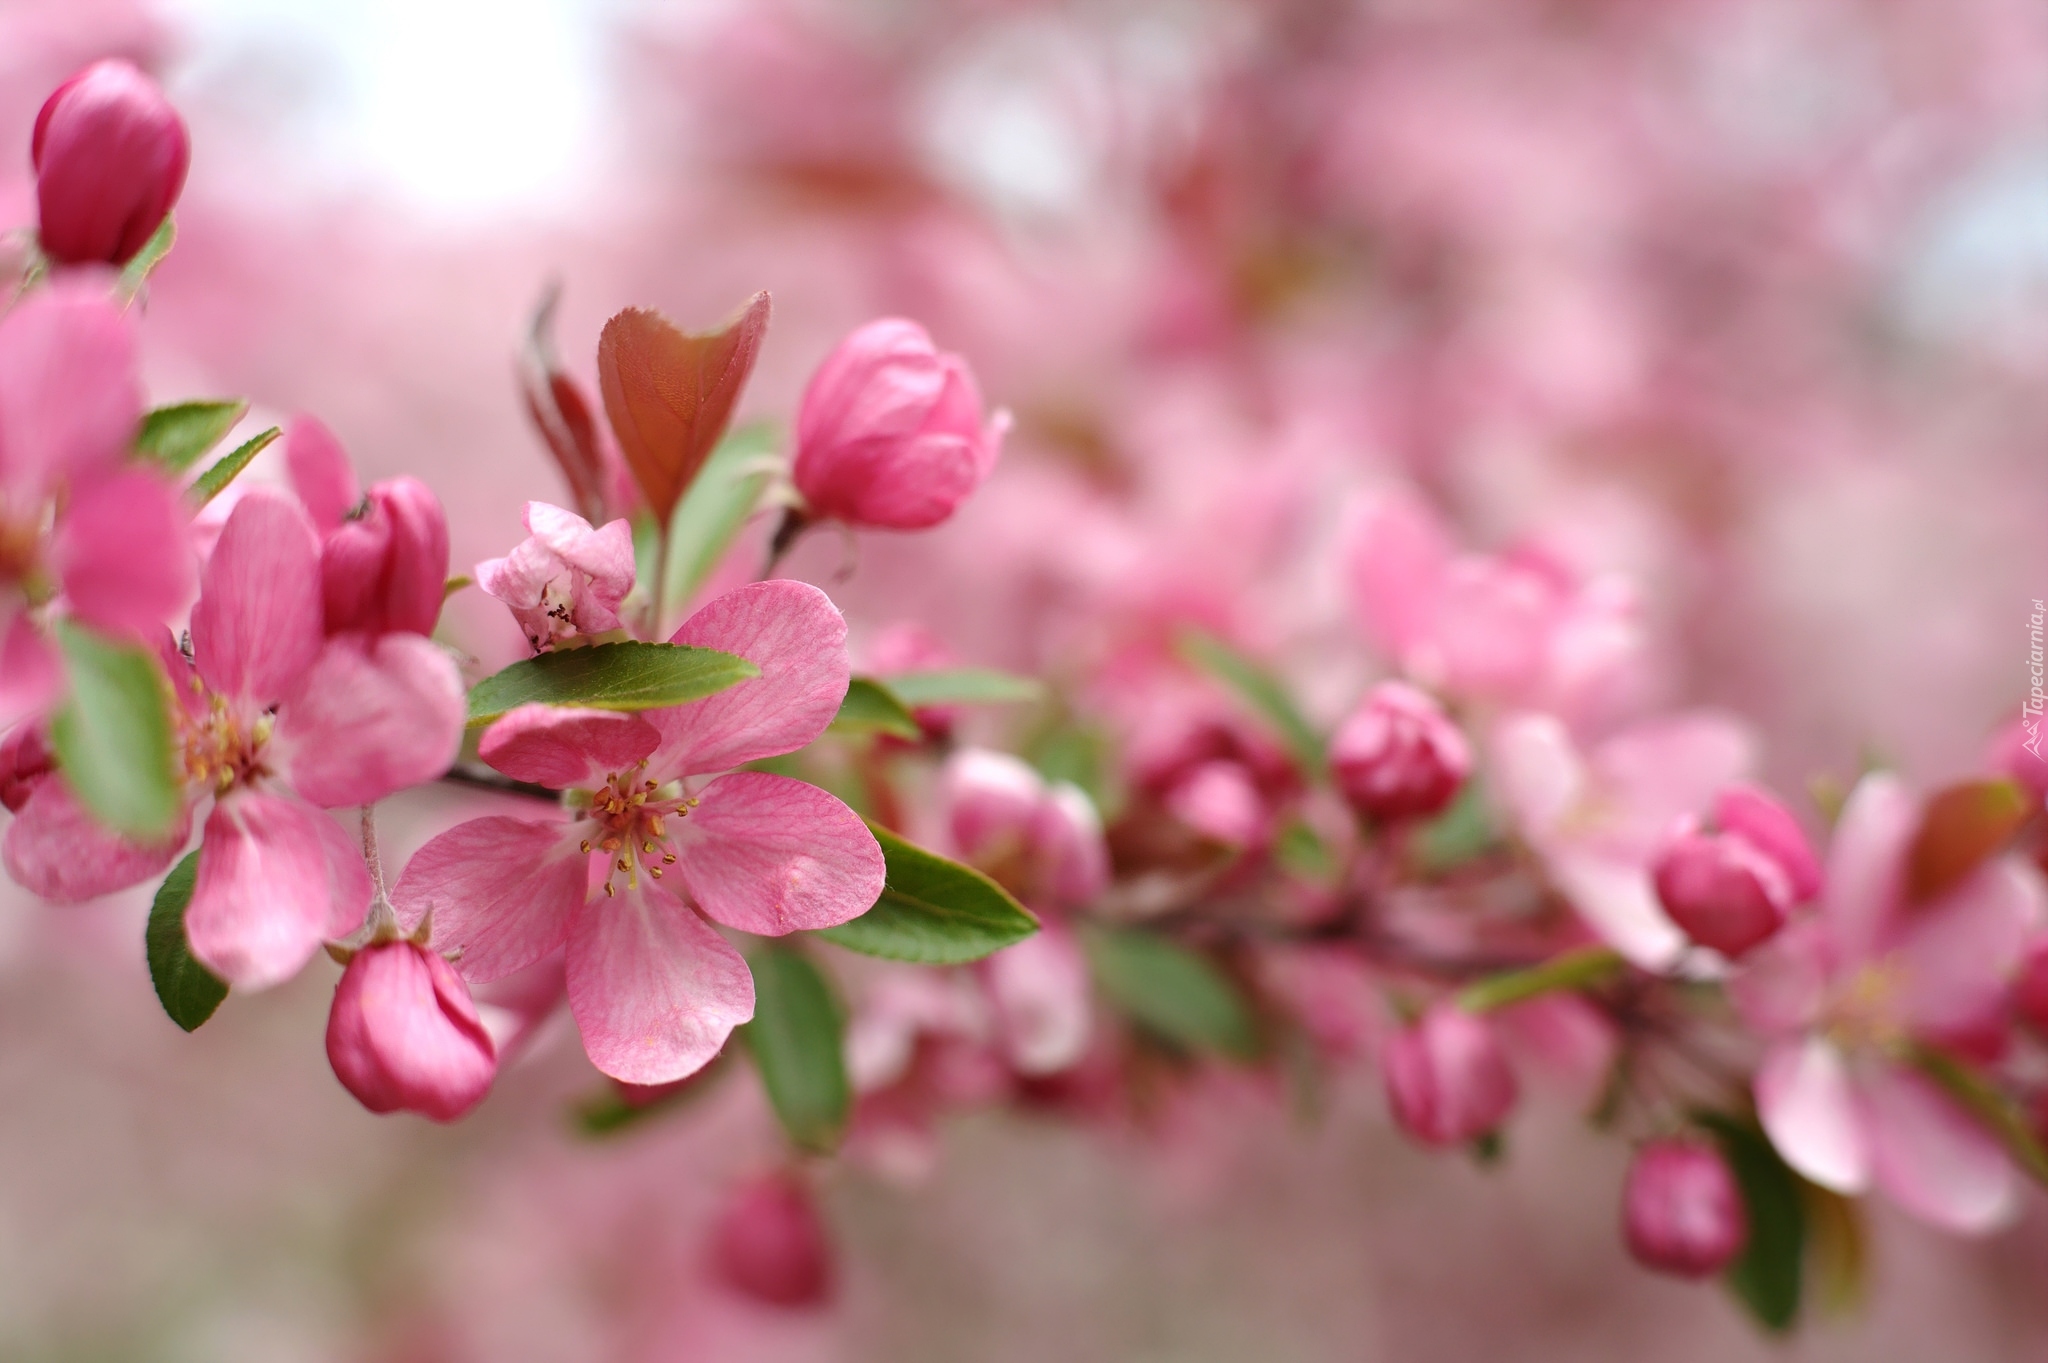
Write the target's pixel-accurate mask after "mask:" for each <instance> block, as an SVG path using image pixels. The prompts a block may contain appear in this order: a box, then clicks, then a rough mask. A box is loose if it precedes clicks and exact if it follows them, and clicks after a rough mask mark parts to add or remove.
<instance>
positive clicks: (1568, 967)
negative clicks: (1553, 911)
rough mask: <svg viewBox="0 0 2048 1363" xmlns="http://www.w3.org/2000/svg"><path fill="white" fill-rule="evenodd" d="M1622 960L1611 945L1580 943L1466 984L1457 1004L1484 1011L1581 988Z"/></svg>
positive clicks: (1597, 980)
mask: <svg viewBox="0 0 2048 1363" xmlns="http://www.w3.org/2000/svg"><path fill="white" fill-rule="evenodd" d="M1626 964H1627V962H1625V961H1623V960H1622V958H1621V957H1620V956H1619V955H1618V954H1617V953H1616V952H1614V951H1613V950H1612V949H1611V948H1608V947H1580V948H1578V949H1577V950H1575V951H1566V952H1561V953H1559V954H1558V955H1556V956H1553V957H1551V958H1550V959H1549V960H1547V961H1545V962H1543V964H1541V965H1533V966H1530V967H1529V968H1528V969H1527V970H1510V971H1507V972H1506V973H1504V974H1500V975H1492V976H1489V977H1488V978H1486V979H1483V980H1481V981H1479V983H1477V984H1474V985H1468V986H1466V988H1465V989H1464V991H1463V992H1461V993H1460V994H1459V995H1458V1006H1459V1007H1461V1008H1463V1009H1464V1010H1465V1011H1466V1012H1468V1013H1484V1012H1486V1011H1488V1010H1489V1009H1494V1008H1506V1007H1508V1006H1509V1005H1510V1004H1516V1003H1525V1002H1527V1001H1528V1000H1530V999H1533V998H1536V997H1538V996H1540V995H1543V994H1548V993H1551V992H1553V991H1555V990H1559V989H1584V988H1586V987H1587V986H1588V985H1595V984H1599V983H1601V982H1602V981H1604V980H1606V979H1607V978H1608V977H1609V976H1611V975H1614V974H1615V973H1617V972H1618V971H1620V970H1621V968H1622V967H1623V966H1624V965H1626Z"/></svg>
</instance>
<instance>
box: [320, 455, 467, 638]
mask: <svg viewBox="0 0 2048 1363" xmlns="http://www.w3.org/2000/svg"><path fill="white" fill-rule="evenodd" d="M320 580H321V588H322V592H323V595H324V597H325V601H326V609H327V632H328V633H329V634H340V633H342V632H344V631H346V630H364V631H367V632H369V633H372V634H387V633H394V632H399V633H408V634H432V633H433V632H434V622H435V621H437V620H439V619H440V618H441V598H442V595H443V594H444V592H445V590H446V587H447V583H448V517H447V514H446V513H445V512H443V511H442V509H441V501H440V499H439V498H438V497H436V496H435V495H434V494H433V492H432V490H431V489H429V488H428V487H427V485H426V484H425V483H422V482H421V481H420V480H419V479H417V478H411V477H405V478H393V479H391V480H390V481H389V482H383V483H378V484H377V485H376V486H375V487H372V488H371V489H370V495H369V496H368V497H367V498H366V499H365V501H364V509H363V514H362V515H361V516H360V517H358V518H356V519H354V520H349V521H344V522H342V524H341V525H340V527H338V528H337V529H336V530H335V531H334V533H333V534H331V535H329V536H328V537H327V544H326V547H325V548H324V549H323V550H322V551H321V554H320Z"/></svg>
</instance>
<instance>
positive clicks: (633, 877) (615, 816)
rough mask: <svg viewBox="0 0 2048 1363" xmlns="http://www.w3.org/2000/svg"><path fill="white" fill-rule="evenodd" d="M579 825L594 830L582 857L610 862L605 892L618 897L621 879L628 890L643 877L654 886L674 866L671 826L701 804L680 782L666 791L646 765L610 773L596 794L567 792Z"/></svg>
mask: <svg viewBox="0 0 2048 1363" xmlns="http://www.w3.org/2000/svg"><path fill="white" fill-rule="evenodd" d="M569 797H570V798H569V803H570V805H571V807H572V808H576V809H578V810H580V813H579V814H578V815H577V817H578V818H579V819H587V820H589V821H590V822H591V823H592V824H594V825H596V827H595V828H593V829H592V830H591V831H590V834H589V836H587V837H585V838H584V839H583V840H582V842H581V843H579V844H578V846H579V847H580V849H581V850H582V851H584V852H588V853H591V854H593V855H601V856H603V857H604V858H605V860H606V863H607V864H606V866H605V873H604V892H605V894H606V895H607V896H610V895H615V894H617V893H618V890H617V888H616V887H615V886H614V885H613V883H612V882H613V880H614V879H615V878H616V877H618V876H621V875H623V876H624V877H625V878H626V885H627V887H628V888H637V887H638V886H639V884H640V872H641V871H643V870H644V871H646V872H647V874H648V875H649V876H651V877H652V878H654V879H655V880H660V879H661V876H662V872H663V871H664V870H665V869H666V868H668V867H670V866H673V865H675V864H676V850H675V844H674V842H673V841H672V839H671V835H670V833H669V821H670V820H672V819H683V818H687V817H688V816H689V813H690V811H691V810H692V809H695V808H696V807H697V801H696V800H695V799H693V798H690V797H688V796H686V795H684V794H683V788H682V782H680V781H670V782H668V783H667V784H666V785H664V784H662V783H661V782H659V781H654V780H650V779H648V777H647V763H645V762H644V761H643V762H641V763H639V764H638V765H637V766H635V767H633V768H631V769H630V770H628V771H624V772H607V773H606V774H605V778H604V785H602V786H600V787H599V788H598V789H596V790H573V791H570V792H569Z"/></svg>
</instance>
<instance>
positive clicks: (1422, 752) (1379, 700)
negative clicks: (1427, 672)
mask: <svg viewBox="0 0 2048 1363" xmlns="http://www.w3.org/2000/svg"><path fill="white" fill-rule="evenodd" d="M1330 767H1331V770H1332V771H1333V773H1334V774H1335V776H1336V778H1337V788H1338V789H1339V790H1341V791H1342V792H1343V794H1344V798H1345V799H1346V800H1348V801H1349V802H1350V804H1351V807H1352V808H1353V809H1355V810H1356V811H1358V813H1359V814H1360V815H1362V816H1364V817H1365V818H1368V819H1382V820H1390V819H1416V818H1426V817H1428V816H1429V815H1432V814H1436V813H1439V812H1441V811H1442V810H1443V809H1444V807H1445V806H1446V805H1448V804H1450V802H1451V801H1452V800H1453V799H1454V798H1456V796H1457V794H1458V789H1459V787H1461V786H1463V785H1464V784H1465V778H1466V776H1468V775H1469V774H1470V773H1471V771H1472V749H1471V746H1470V745H1469V744H1468V743H1466V741H1465V735H1464V734H1462V733H1460V732H1459V731H1458V726H1457V725H1456V724H1453V723H1452V722H1451V718H1450V716H1449V715H1446V714H1445V713H1444V711H1443V707H1442V706H1440V705H1438V704H1437V703H1436V702H1435V701H1434V700H1432V699H1430V697H1428V696H1426V695H1424V694H1423V693H1422V692H1420V691H1418V690H1416V689H1415V688H1414V687H1412V686H1409V685H1408V684H1407V683H1405V682H1381V683H1380V684H1379V685H1378V686H1375V687H1374V688H1373V689H1372V691H1371V692H1370V693H1369V694H1368V695H1367V696H1366V698H1365V699H1364V700H1363V701H1362V702H1360V703H1359V706H1358V708H1357V709H1356V710H1353V711H1352V712H1351V715H1350V717H1349V718H1348V719H1346V720H1345V721H1344V723H1343V724H1342V725H1340V726H1339V727H1338V729H1337V736H1336V738H1335V739H1333V740H1332V741H1331V744H1330Z"/></svg>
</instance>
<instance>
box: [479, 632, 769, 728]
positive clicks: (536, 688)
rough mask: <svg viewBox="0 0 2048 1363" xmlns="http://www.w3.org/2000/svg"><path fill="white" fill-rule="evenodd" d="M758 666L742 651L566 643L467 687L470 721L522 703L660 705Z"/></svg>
mask: <svg viewBox="0 0 2048 1363" xmlns="http://www.w3.org/2000/svg"><path fill="white" fill-rule="evenodd" d="M760 675H761V669H760V668H758V667H756V666H754V665H753V664H752V663H750V662H748V661H747V660H746V659H745V658H735V657H734V656H733V655H732V654H730V653H720V652H718V651H717V650H716V649H710V648H690V647H688V646H687V645H684V644H648V643H641V642H639V641H637V640H628V641H627V642H625V643H618V644H597V645H594V646H592V647H590V648H565V649H561V650H559V651H557V652H554V653H543V654H541V655H540V656H539V657H537V658H528V659H526V660H524V661H523V662H516V663H514V664H512V665H511V666H510V667H508V668H505V669H504V670H502V671H500V672H494V673H492V674H491V675H490V676H488V677H485V678H484V679H483V680H482V681H480V682H478V683H477V684H476V685H475V686H472V687H471V688H470V689H469V722H470V723H471V724H484V723H487V722H489V721H490V720H494V719H496V718H497V717H498V716H500V715H502V714H504V713H505V712H506V711H507V710H513V709H517V708H518V707H519V706H522V705H532V704H536V703H537V704H542V705H584V706H588V707H590V708H591V709H594V710H658V709H660V708H662V707H663V706H667V705H681V704H683V703H684V702H685V701H692V700H700V699H702V698H703V697H705V696H709V695H715V694H717V693H718V692H720V691H723V690H725V689H726V688H727V687H728V686H734V685H737V684H738V683H740V682H743V681H745V680H747V679H748V678H749V677H758V676H760Z"/></svg>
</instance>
